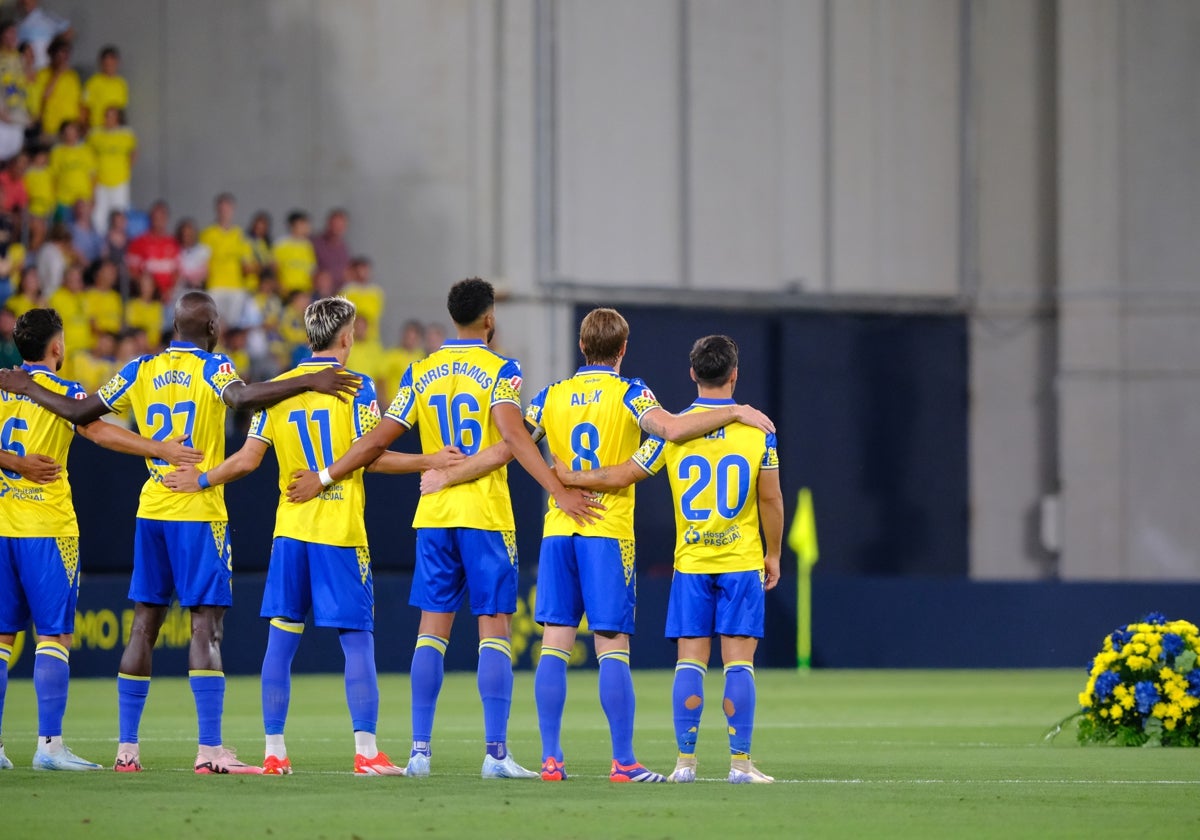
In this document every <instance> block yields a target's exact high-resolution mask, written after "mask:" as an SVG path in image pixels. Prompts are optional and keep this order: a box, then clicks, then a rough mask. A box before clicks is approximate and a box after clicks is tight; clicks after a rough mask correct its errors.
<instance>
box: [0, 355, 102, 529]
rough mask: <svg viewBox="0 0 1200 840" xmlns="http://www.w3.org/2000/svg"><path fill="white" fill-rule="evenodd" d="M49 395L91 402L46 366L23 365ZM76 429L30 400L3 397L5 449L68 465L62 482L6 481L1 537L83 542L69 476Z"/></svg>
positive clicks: (0, 489)
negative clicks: (66, 539) (50, 392)
mask: <svg viewBox="0 0 1200 840" xmlns="http://www.w3.org/2000/svg"><path fill="white" fill-rule="evenodd" d="M21 367H23V368H24V369H25V370H27V371H29V373H30V375H31V376H32V378H33V381H34V382H36V383H37V384H38V385H41V386H42V387H43V388H45V389H46V390H48V391H53V392H54V393H56V394H65V395H67V396H68V397H72V398H74V399H77V400H81V399H83V398H84V397H86V396H87V392H85V391H84V390H83V389H82V388H80V387H79V386H78V385H77V384H75V383H74V382H69V381H67V380H65V379H59V378H58V377H57V376H55V375H54V374H53V373H51V372H50V369H49V368H48V367H45V366H44V365H30V364H25V365H22V366H21ZM74 436H75V427H74V426H72V425H71V424H70V423H68V422H67V421H66V420H63V419H62V418H61V417H58V416H57V415H55V414H52V413H50V412H49V411H47V410H46V409H44V408H42V407H41V406H39V405H38V404H37V403H35V402H33V400H31V399H29V398H28V397H23V396H19V395H17V394H9V393H4V392H0V449H5V450H7V451H9V452H12V453H14V454H16V455H34V454H36V455H45V456H46V457H47V458H53V459H54V460H55V461H57V462H58V463H60V464H62V465H63V471H62V472H61V473H60V474H59V477H58V480H57V481H53V482H51V483H50V484H35V483H34V482H32V481H29V480H28V479H26V478H22V477H21V476H20V475H19V474H18V473H12V472H8V471H7V470H4V471H3V478H0V537H78V536H79V525H78V523H77V522H76V521H75V505H74V503H73V502H72V501H71V484H70V480H69V477H68V475H67V450H68V449H69V448H70V446H71V438H73V437H74Z"/></svg>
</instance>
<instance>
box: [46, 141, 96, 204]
mask: <svg viewBox="0 0 1200 840" xmlns="http://www.w3.org/2000/svg"><path fill="white" fill-rule="evenodd" d="M50 172H51V174H52V175H53V176H54V199H55V200H56V201H57V202H58V203H59V204H65V205H66V206H68V207H70V206H71V205H72V204H74V203H75V202H76V201H81V200H83V199H87V200H89V201H90V200H91V198H92V179H93V178H94V177H95V176H96V155H95V153H94V152H93V151H92V150H91V147H89V146H85V145H84V144H82V143H76V144H75V145H74V146H68V145H66V144H65V143H59V144H58V145H57V146H55V147H54V148H53V149H51V150H50Z"/></svg>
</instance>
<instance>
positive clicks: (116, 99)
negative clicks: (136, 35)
mask: <svg viewBox="0 0 1200 840" xmlns="http://www.w3.org/2000/svg"><path fill="white" fill-rule="evenodd" d="M96 66H97V67H99V68H100V69H99V70H98V71H97V72H95V73H93V74H92V76H91V78H89V79H88V80H87V84H86V85H84V86H83V110H84V111H85V113H86V117H87V119H86V123H87V125H88V126H89V127H91V128H99V127H100V126H102V125H104V115H105V113H106V112H107V111H108V109H109V108H116V109H118V110H120V111H124V110H125V109H126V108H128V107H129V85H128V83H126V81H125V79H124V78H123V77H122V76H121V75H120V71H121V54H120V53H119V52H118V51H117V48H116V47H114V46H112V45H111V44H109V45H108V46H106V47H104V49H102V50H100V57H99V59H98V60H97V62H96Z"/></svg>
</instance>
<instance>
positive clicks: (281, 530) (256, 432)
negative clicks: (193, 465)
mask: <svg viewBox="0 0 1200 840" xmlns="http://www.w3.org/2000/svg"><path fill="white" fill-rule="evenodd" d="M337 364H338V363H337V360H336V359H333V358H331V357H324V358H322V357H313V358H311V359H309V360H307V361H305V362H302V363H301V364H300V365H299V366H298V367H296V368H294V369H292V370H289V371H287V372H286V373H283V374H280V375H279V376H278V377H277V378H278V379H291V378H292V377H295V376H302V375H303V374H306V373H312V372H314V371H317V370H321V369H322V368H327V367H333V366H337ZM359 375H360V376H362V374H359ZM377 425H379V403H378V402H376V399H375V385H374V383H372V382H371V380H370V378H369V377H366V376H363V378H362V387H361V388H360V389H359V391H358V394H357V395H356V396H355V397H354V400H353V402H349V403H344V402H342V401H341V400H339V399H338V398H337V397H331V396H328V395H326V394H318V393H314V392H308V393H305V394H300V395H299V396H296V397H292V398H290V399H287V400H284V401H283V402H281V403H277V404H276V405H273V406H271V407H270V408H268V409H265V410H263V411H259V412H256V413H255V415H254V419H253V420H252V421H251V423H250V437H253V438H258V439H259V440H261V441H263V442H264V443H266V444H268V445H270V446H273V447H274V448H275V457H276V459H277V460H278V461H279V507H278V509H277V511H276V514H275V536H277V537H290V538H291V539H294V540H303V541H304V542H310V543H320V544H321V545H336V546H363V547H366V545H367V527H366V525H365V524H364V523H363V508H364V506H365V504H366V498H367V497H366V492H365V491H364V489H363V471H362V470H356V471H355V472H353V473H351V474H350V475H348V476H346V477H345V478H343V479H342V480H341V481H339V482H337V483H336V484H334V485H333V486H331V487H328V488H326V489H325V490H323V491H321V495H319V496H317V497H316V498H315V499H312V500H310V501H307V502H303V503H301V504H294V503H293V502H289V501H288V497H287V486H288V485H289V484H291V483H292V473H294V472H296V471H297V470H313V471H314V472H320V471H321V470H323V469H325V468H326V467H328V466H329V465H330V464H332V463H333V462H334V461H336V460H337V459H338V458H339V457H340V456H342V455H344V454H346V450H347V449H349V448H350V444H352V443H354V441H356V440H358V439H359V438H360V437H362V436H363V435H365V434H366V433H367V432H369V431H371V429H374V428H375V427H376V426H377Z"/></svg>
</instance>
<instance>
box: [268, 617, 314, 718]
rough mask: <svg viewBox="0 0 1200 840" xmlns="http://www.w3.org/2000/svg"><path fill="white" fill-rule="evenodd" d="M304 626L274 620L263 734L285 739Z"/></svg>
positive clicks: (271, 630) (269, 639) (269, 638)
mask: <svg viewBox="0 0 1200 840" xmlns="http://www.w3.org/2000/svg"><path fill="white" fill-rule="evenodd" d="M303 632H304V623H303V622H295V621H284V620H283V619H281V618H273V619H271V629H270V631H269V632H268V634H267V652H266V653H265V654H263V664H262V714H263V732H265V733H266V734H267V735H282V734H283V728H284V725H285V724H286V723H287V714H288V705H289V704H290V703H291V700H292V660H293V659H295V658H296V649H297V648H298V647H300V639H301V634H302V633H303Z"/></svg>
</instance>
